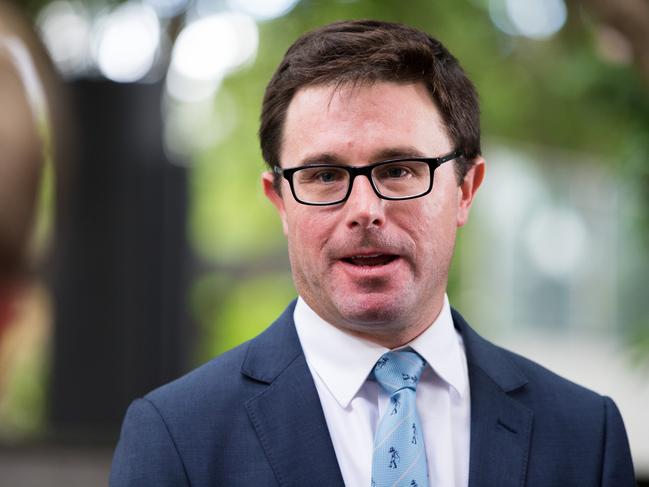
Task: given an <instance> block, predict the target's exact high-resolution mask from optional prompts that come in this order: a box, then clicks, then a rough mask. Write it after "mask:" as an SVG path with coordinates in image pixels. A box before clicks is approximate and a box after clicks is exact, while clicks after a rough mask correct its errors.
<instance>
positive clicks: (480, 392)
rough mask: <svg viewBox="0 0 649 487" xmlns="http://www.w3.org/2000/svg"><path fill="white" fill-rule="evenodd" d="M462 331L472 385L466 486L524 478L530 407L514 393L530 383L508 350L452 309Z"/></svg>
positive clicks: (505, 486)
mask: <svg viewBox="0 0 649 487" xmlns="http://www.w3.org/2000/svg"><path fill="white" fill-rule="evenodd" d="M453 322H454V323H455V326H456V328H458V329H459V330H460V332H461V333H462V338H463V340H464V346H465V349H466V356H467V364H468V368H469V384H470V387H471V451H470V460H469V487H490V486H493V485H498V486H499V487H515V486H516V487H518V486H521V485H524V484H525V477H526V473H527V461H528V455H529V449H530V441H531V436H532V423H533V413H532V411H531V410H530V409H529V408H527V407H526V406H524V405H522V404H521V403H520V402H518V401H517V400H516V399H514V395H515V394H519V393H520V394H524V393H525V391H524V389H525V387H526V385H527V383H528V381H527V378H526V377H525V376H524V375H523V373H522V371H520V369H519V368H518V367H517V366H516V364H514V363H513V362H512V361H511V360H510V359H509V357H508V356H507V354H506V353H505V352H504V351H503V350H501V349H500V348H498V347H496V346H495V345H493V344H491V343H489V342H488V341H486V340H485V339H483V338H482V337H481V336H479V335H478V334H477V333H476V332H475V331H473V330H472V329H471V327H469V325H468V324H467V322H466V321H465V320H464V318H462V316H461V315H460V314H459V313H458V312H457V311H455V310H453Z"/></svg>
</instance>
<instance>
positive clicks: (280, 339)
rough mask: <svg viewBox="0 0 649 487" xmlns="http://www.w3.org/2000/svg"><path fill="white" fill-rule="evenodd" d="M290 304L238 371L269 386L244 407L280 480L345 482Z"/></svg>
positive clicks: (339, 485)
mask: <svg viewBox="0 0 649 487" xmlns="http://www.w3.org/2000/svg"><path fill="white" fill-rule="evenodd" d="M294 308H295V302H293V303H291V304H290V305H289V307H288V308H287V309H286V310H285V311H284V313H283V314H282V315H281V316H280V317H279V318H278V319H277V321H275V323H273V324H272V325H271V326H270V327H269V328H268V329H267V330H266V331H265V332H264V333H262V334H261V335H259V336H258V337H257V338H256V339H254V340H252V341H251V342H250V345H249V347H248V352H247V354H246V357H245V359H244V362H243V365H242V367H241V371H242V373H243V374H244V375H246V376H248V377H250V378H251V379H254V380H257V381H260V382H264V383H267V384H269V387H268V388H266V389H265V390H264V391H263V392H262V393H261V394H259V395H257V396H255V397H253V398H252V399H250V400H249V401H247V402H246V404H245V407H246V409H247V411H248V416H249V417H250V420H251V422H252V424H253V426H254V428H255V430H256V431H257V435H258V437H259V440H260V442H261V445H262V447H263V449H264V451H265V453H266V456H267V457H268V460H269V462H270V464H271V467H272V469H273V472H274V473H275V478H276V479H277V482H278V484H279V485H281V486H293V485H309V486H315V487H319V486H322V487H330V486H331V487H344V485H345V484H344V482H343V479H342V475H341V473H340V468H339V466H338V460H337V459H336V454H335V452H334V448H333V444H332V442H331V437H330V436H329V430H328V428H327V423H326V420H325V417H324V413H323V412H322V406H321V405H320V398H319V397H318V392H317V390H316V388H315V384H314V383H313V378H312V377H311V372H309V368H308V366H307V363H306V360H305V358H304V354H303V353H302V347H301V346H300V341H299V338H298V336H297V332H296V331H295V324H294V323H293V310H294Z"/></svg>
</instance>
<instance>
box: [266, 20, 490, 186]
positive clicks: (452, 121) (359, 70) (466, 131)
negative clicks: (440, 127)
mask: <svg viewBox="0 0 649 487" xmlns="http://www.w3.org/2000/svg"><path fill="white" fill-rule="evenodd" d="M377 81H391V82H397V83H424V85H426V88H427V89H428V92H429V93H430V95H431V98H432V99H433V101H434V102H435V104H436V106H437V109H438V110H439V111H440V114H441V116H442V119H443V120H444V122H445V123H446V127H447V129H448V135H449V137H450V138H451V140H452V141H453V144H454V148H455V149H459V150H460V151H462V154H463V157H461V158H459V159H458V160H457V163H456V170H457V175H458V180H460V181H461V180H462V179H463V178H464V175H465V174H466V171H467V170H468V169H469V167H471V165H472V164H473V160H474V159H475V157H477V156H478V155H480V113H479V112H480V109H479V106H478V97H477V94H476V91H475V88H474V87H473V84H472V83H471V81H470V80H469V79H468V78H467V76H466V75H465V74H464V71H463V70H462V68H461V67H460V64H459V63H458V61H457V59H455V57H453V55H451V53H449V52H448V50H447V49H446V48H445V47H444V46H443V45H442V43H441V42H439V41H437V40H436V39H433V38H432V37H430V36H429V35H428V34H425V33H424V32H421V31H419V30H417V29H413V28H412V27H408V26H405V25H401V24H395V23H390V22H380V21H375V20H353V21H344V22H335V23H333V24H329V25H325V26H324V27H320V28H318V29H316V30H313V31H311V32H307V33H306V34H304V35H303V36H302V37H300V38H299V39H298V40H297V41H295V43H294V44H293V45H292V46H291V47H290V48H289V49H288V51H286V54H285V55H284V59H283V60H282V62H281V63H280V65H279V67H278V68H277V71H275V74H274V75H273V77H272V79H271V80H270V82H269V83H268V86H267V87H266V93H265V95H264V101H263V105H262V112H261V125H260V128H259V139H260V142H261V151H262V155H263V157H264V160H265V161H266V163H267V164H268V166H270V167H273V166H275V165H277V166H279V165H280V161H279V153H280V149H281V143H282V134H283V127H284V121H285V119H286V111H287V110H288V106H289V104H290V103H291V100H292V99H293V96H294V95H295V93H296V92H297V91H298V90H299V89H300V88H304V87H306V86H316V85H329V84H331V85H334V86H339V87H340V86H343V85H347V84H351V85H355V84H359V83H360V84H363V83H374V82H377Z"/></svg>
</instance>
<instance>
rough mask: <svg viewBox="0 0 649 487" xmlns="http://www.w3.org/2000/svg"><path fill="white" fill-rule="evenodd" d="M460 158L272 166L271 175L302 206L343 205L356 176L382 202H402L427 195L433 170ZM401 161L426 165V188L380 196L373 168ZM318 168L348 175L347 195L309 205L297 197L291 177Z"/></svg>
mask: <svg viewBox="0 0 649 487" xmlns="http://www.w3.org/2000/svg"><path fill="white" fill-rule="evenodd" d="M462 156H463V154H462V151H460V150H455V151H453V152H451V153H450V154H446V155H445V156H441V157H400V158H398V159H387V160H385V161H379V162H375V163H373V164H368V165H367V166H345V165H342V164H308V165H305V166H298V167H290V168H286V169H282V168H281V167H279V166H273V173H274V174H277V175H279V176H282V177H283V178H284V179H286V180H287V181H288V184H289V186H290V187H291V193H292V194H293V198H295V201H297V202H298V203H301V204H303V205H309V206H331V205H339V204H341V203H344V202H345V201H347V199H348V198H349V195H350V194H352V188H353V187H354V179H356V176H365V177H366V178H367V179H368V180H369V181H370V184H371V185H372V189H373V190H374V193H376V196H378V197H379V198H381V199H384V200H392V201H402V200H412V199H415V198H421V197H422V196H426V195H427V194H428V193H430V191H431V189H433V180H434V179H435V177H434V175H435V169H437V168H438V167H439V166H441V165H442V164H444V163H445V162H448V161H452V160H453V159H458V158H459V157H462ZM403 161H415V162H425V163H426V164H428V167H429V169H430V183H429V184H428V188H427V189H426V190H425V191H424V192H422V193H419V194H416V195H414V196H403V197H398V196H397V197H395V196H385V195H382V194H381V193H380V192H379V190H378V188H377V187H376V185H375V184H374V180H373V179H372V170H373V169H374V168H375V167H378V166H382V165H384V164H391V163H395V162H403ZM318 167H332V168H336V169H343V170H345V171H347V172H348V173H349V175H350V180H349V187H348V188H347V193H346V194H345V196H344V197H342V198H341V199H339V200H336V201H332V202H327V203H310V202H307V201H303V200H301V199H300V198H298V197H297V194H296V193H295V188H294V187H293V175H294V174H295V173H296V172H298V171H299V170H301V169H305V168H309V169H311V168H318Z"/></svg>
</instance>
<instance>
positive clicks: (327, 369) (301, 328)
mask: <svg viewBox="0 0 649 487" xmlns="http://www.w3.org/2000/svg"><path fill="white" fill-rule="evenodd" d="M293 319H294V321H295V327H296V329H297V333H298V336H299V338H300V344H301V345H302V349H303V350H304V355H305V357H306V360H307V363H308V364H309V368H310V369H311V371H312V372H315V373H316V374H317V375H318V376H319V377H320V379H321V380H322V382H323V383H324V384H325V386H326V387H327V389H328V390H329V392H331V394H332V395H333V396H334V398H335V399H336V401H337V402H338V404H340V406H341V407H343V408H346V407H347V406H348V405H349V403H350V402H351V400H352V399H353V398H354V396H355V395H356V394H357V393H358V391H359V389H360V388H361V387H362V385H363V383H364V382H365V380H366V379H367V377H368V375H369V374H370V372H371V371H372V367H374V364H375V363H376V361H377V360H378V359H379V358H380V357H381V355H383V354H384V353H385V352H387V351H388V350H389V349H387V348H385V347H382V346H381V345H378V344H376V343H373V342H370V341H369V340H365V339H363V338H359V337H357V336H354V335H351V334H349V333H346V332H344V331H342V330H340V329H338V328H336V327H335V326H333V325H331V324H330V323H328V322H326V321H325V320H323V319H322V318H321V317H320V316H319V315H318V314H316V312H315V311H313V310H312V309H311V308H310V307H309V305H308V304H306V302H305V301H304V300H303V299H302V298H301V297H300V298H298V301H297V304H296V306H295V311H294V313H293ZM406 346H409V347H411V348H412V349H413V350H415V351H416V352H417V353H419V355H421V356H422V357H423V358H424V360H426V362H428V364H430V366H431V368H432V369H433V370H434V371H435V373H436V374H437V375H438V376H439V377H440V378H441V379H442V380H444V381H445V382H446V383H447V384H449V385H450V386H451V387H453V388H454V389H455V390H456V391H457V393H458V394H459V395H460V396H464V395H465V394H466V392H467V388H468V376H467V368H466V358H465V355H464V349H463V346H462V338H461V336H460V334H459V333H457V332H456V331H455V328H454V327H453V319H452V317H451V307H450V305H449V302H448V297H447V296H446V295H444V305H443V306H442V310H441V312H440V313H439V315H438V317H437V318H436V319H435V321H434V322H433V323H432V324H431V326H429V327H428V328H427V329H426V331H424V332H423V333H422V334H421V335H419V336H418V337H417V338H415V339H414V340H413V341H412V342H410V343H408V344H406V345H404V347H406Z"/></svg>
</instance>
